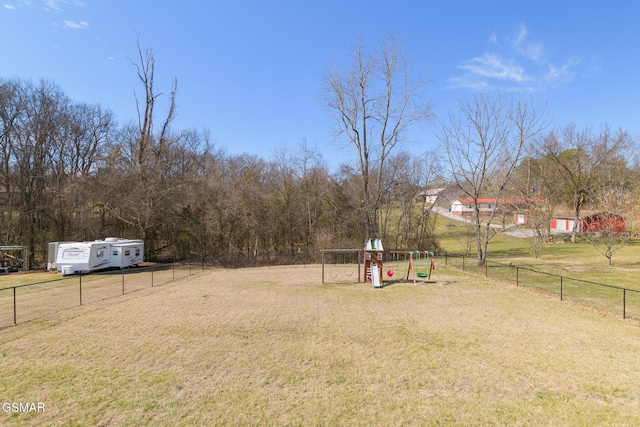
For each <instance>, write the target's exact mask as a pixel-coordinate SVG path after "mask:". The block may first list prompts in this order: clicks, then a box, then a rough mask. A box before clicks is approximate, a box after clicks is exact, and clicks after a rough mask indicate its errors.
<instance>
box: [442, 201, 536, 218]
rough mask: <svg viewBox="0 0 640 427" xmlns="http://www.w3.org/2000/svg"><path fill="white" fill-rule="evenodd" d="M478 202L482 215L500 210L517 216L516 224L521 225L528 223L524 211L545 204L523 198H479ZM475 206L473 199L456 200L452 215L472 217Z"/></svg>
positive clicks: (452, 207)
mask: <svg viewBox="0 0 640 427" xmlns="http://www.w3.org/2000/svg"><path fill="white" fill-rule="evenodd" d="M477 202H478V210H479V212H480V215H489V214H490V213H491V212H493V211H494V210H495V209H499V210H500V212H501V213H513V214H514V215H515V217H514V220H515V222H516V223H520V224H524V223H526V222H527V219H526V216H525V214H524V213H523V211H527V210H528V209H529V207H530V206H531V205H532V204H533V203H536V204H540V203H544V201H543V200H540V199H523V198H498V199H495V198H494V199H491V198H479V199H478V201H477ZM473 205H474V203H473V199H472V198H471V197H467V198H464V199H456V200H454V201H453V202H452V203H451V213H452V214H454V215H458V216H472V215H473V209H474V208H473ZM496 205H498V206H499V208H496Z"/></svg>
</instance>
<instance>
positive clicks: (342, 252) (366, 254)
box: [321, 239, 439, 288]
mask: <svg viewBox="0 0 640 427" xmlns="http://www.w3.org/2000/svg"><path fill="white" fill-rule="evenodd" d="M321 252H322V283H325V270H327V271H329V275H330V277H331V278H332V279H336V277H337V276H338V275H339V272H340V270H342V271H345V272H348V273H347V275H346V276H348V277H351V276H352V275H353V274H354V271H353V266H354V265H355V263H356V262H357V270H356V271H357V272H358V274H357V281H358V283H359V282H360V281H361V278H362V277H363V278H364V281H365V282H371V285H372V286H373V287H374V288H382V287H383V286H384V282H385V280H386V281H387V282H398V281H412V282H413V284H414V285H415V284H416V280H417V279H429V278H431V276H432V274H433V273H434V272H435V273H436V274H437V275H438V276H439V274H438V270H437V268H436V264H435V261H434V253H433V252H430V251H401V250H392V251H385V250H384V247H383V246H382V241H381V240H380V239H366V240H365V247H364V249H363V250H360V249H326V250H323V251H321ZM361 257H362V259H363V262H362V264H361V262H360V259H361ZM340 261H342V262H340ZM348 265H351V266H352V267H351V269H349V268H347V267H346V266H348ZM361 265H362V268H363V269H362V271H363V276H361V275H360V268H361ZM385 268H386V270H385ZM344 278H346V277H344ZM438 278H439V277H438Z"/></svg>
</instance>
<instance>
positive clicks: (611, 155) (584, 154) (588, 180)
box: [542, 124, 631, 243]
mask: <svg viewBox="0 0 640 427" xmlns="http://www.w3.org/2000/svg"><path fill="white" fill-rule="evenodd" d="M630 144H631V139H630V138H629V135H628V134H627V133H626V132H622V131H619V132H618V133H617V134H615V135H613V134H612V133H611V130H610V128H609V126H607V125H605V126H604V127H603V128H602V131H601V132H600V134H599V135H594V134H593V132H592V130H591V129H585V130H584V131H578V130H577V129H576V126H575V125H574V124H570V125H567V126H565V127H564V128H563V129H562V130H561V131H560V132H558V133H556V132H552V133H551V134H550V135H549V136H548V137H547V138H546V139H545V142H544V144H543V146H542V149H543V154H544V156H546V157H547V158H548V159H550V160H551V161H552V162H553V164H554V165H555V167H556V168H557V171H558V173H559V175H560V176H561V181H562V182H561V183H559V185H562V186H563V190H564V196H565V197H564V201H565V202H566V203H568V204H569V205H570V206H571V208H572V209H573V213H574V216H575V221H574V228H573V230H572V231H571V242H573V243H575V242H576V234H577V226H578V223H579V221H580V212H581V211H582V209H583V208H584V207H585V205H587V204H588V203H590V202H593V201H594V197H595V192H596V190H597V189H598V188H599V187H601V186H603V185H604V186H607V185H608V182H607V177H608V176H609V170H610V168H611V167H612V163H614V162H616V161H617V160H619V159H620V157H621V156H622V155H623V153H624V152H625V150H626V149H627V148H628V147H629V146H630Z"/></svg>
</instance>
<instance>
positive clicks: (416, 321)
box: [0, 266, 640, 426]
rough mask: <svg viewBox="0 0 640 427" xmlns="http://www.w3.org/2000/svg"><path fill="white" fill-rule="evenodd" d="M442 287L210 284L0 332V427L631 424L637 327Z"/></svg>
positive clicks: (246, 276)
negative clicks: (9, 407)
mask: <svg viewBox="0 0 640 427" xmlns="http://www.w3.org/2000/svg"><path fill="white" fill-rule="evenodd" d="M439 272H440V276H441V283H421V284H419V285H418V286H413V285H412V284H404V283H398V284H394V285H391V286H388V287H385V288H383V289H375V290H374V289H372V288H371V287H370V285H366V284H344V283H343V284H341V283H334V284H326V285H322V284H320V266H307V267H277V268H273V267H272V268H250V269H238V270H213V271H210V272H206V273H200V274H198V275H195V276H190V277H188V278H185V279H183V280H179V281H176V282H172V283H169V284H167V285H164V286H162V287H158V288H148V289H143V290H140V291H138V292H135V293H132V294H127V295H125V296H122V297H119V298H117V299H111V300H106V301H100V302H96V303H92V304H88V305H85V306H82V307H78V308H73V309H70V310H65V311H63V312H60V313H57V314H55V315H51V316H48V317H46V318H44V319H40V320H38V321H33V322H29V323H25V324H21V325H18V326H17V327H12V328H8V329H5V330H2V331H0V360H1V362H0V363H1V365H0V366H2V367H3V375H2V377H1V378H0V396H1V398H2V401H3V402H43V403H44V404H45V408H46V410H45V412H44V413H27V414H16V413H4V412H0V424H1V425H38V426H40V425H53V426H69V425H78V426H80V425H105V426H106V425H110V426H118V425H153V426H193V425H434V426H435V425H508V426H518V425H522V426H529V425H638V424H640V371H638V370H637V369H636V364H637V360H638V354H640V328H639V327H638V325H637V324H635V323H631V322H625V321H621V320H617V319H614V318H612V317H605V316H602V315H600V314H597V313H595V312H593V311H589V310H585V309H583V308H579V307H575V306H573V305H570V304H565V303H562V302H560V301H554V300H551V299H546V298H540V297H537V296H534V295H531V294H530V293H528V292H525V291H523V290H520V289H516V288H514V287H511V286H508V285H504V284H499V283H494V282H491V281H486V280H484V279H482V278H479V277H469V276H465V275H464V274H462V273H460V272H457V271H454V270H447V269H446V268H444V267H442V266H439Z"/></svg>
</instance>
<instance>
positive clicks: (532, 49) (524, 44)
mask: <svg viewBox="0 0 640 427" xmlns="http://www.w3.org/2000/svg"><path fill="white" fill-rule="evenodd" d="M528 35H529V29H528V28H527V26H526V25H524V24H520V26H519V27H518V31H517V33H516V34H515V35H514V36H513V37H512V38H511V46H512V47H513V49H514V50H515V51H516V52H518V53H519V54H520V55H522V56H524V57H525V58H528V59H531V60H533V61H539V60H541V59H542V57H543V56H544V47H543V46H542V44H540V43H531V42H529V41H528V40H527V36H528Z"/></svg>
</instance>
